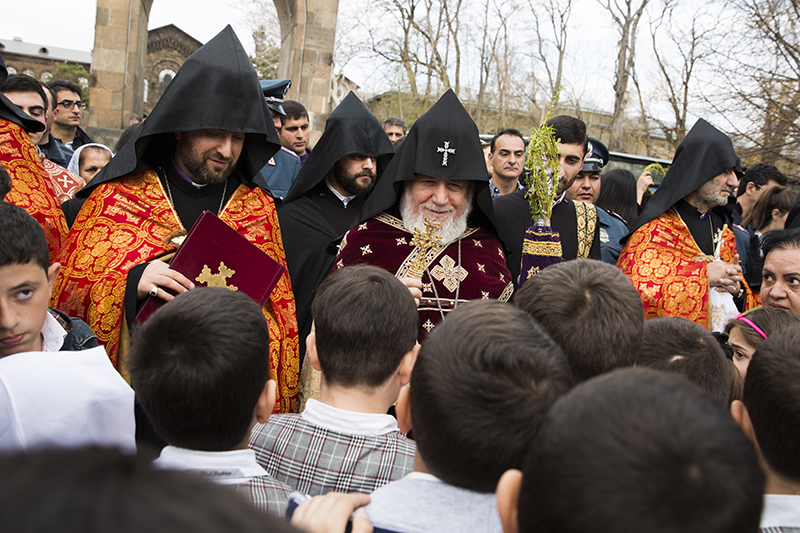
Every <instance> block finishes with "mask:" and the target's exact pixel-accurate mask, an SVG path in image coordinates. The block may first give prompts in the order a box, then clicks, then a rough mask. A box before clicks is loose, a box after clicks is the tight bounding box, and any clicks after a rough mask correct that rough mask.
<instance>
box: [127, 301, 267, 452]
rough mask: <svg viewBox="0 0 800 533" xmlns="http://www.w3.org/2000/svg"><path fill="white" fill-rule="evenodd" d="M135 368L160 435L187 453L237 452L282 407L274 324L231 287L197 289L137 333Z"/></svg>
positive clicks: (137, 387) (139, 391) (135, 381)
mask: <svg viewBox="0 0 800 533" xmlns="http://www.w3.org/2000/svg"><path fill="white" fill-rule="evenodd" d="M128 368H129V370H130V376H131V384H132V385H133V389H134V391H136V395H137V397H138V399H139V402H140V404H141V405H142V408H143V409H144V411H145V413H147V416H148V417H149V418H150V420H151V422H152V423H153V427H154V428H155V430H156V432H157V433H158V434H159V435H160V436H161V437H162V438H163V439H164V440H166V441H167V442H168V443H169V444H171V445H173V446H178V447H181V448H187V449H191V450H202V451H227V450H232V449H234V448H236V447H237V446H240V445H241V444H242V443H243V442H244V443H246V441H247V439H248V438H249V436H250V430H251V428H252V425H253V423H254V419H257V421H258V422H265V421H266V420H267V418H269V413H271V412H272V408H273V407H274V404H275V388H274V387H275V383H274V382H273V381H269V383H268V382H267V380H268V379H269V370H270V364H269V326H268V325H267V320H266V319H265V318H264V315H263V314H262V313H261V308H259V306H258V304H256V303H255V302H254V301H253V300H252V299H251V298H249V297H248V296H247V295H245V294H244V293H240V292H236V291H231V290H230V289H224V288H219V287H216V288H212V287H205V288H198V289H194V290H191V291H188V292H185V293H183V294H181V295H179V296H177V297H176V298H175V299H174V300H172V301H171V302H170V303H169V304H167V305H165V306H164V307H162V308H161V309H159V310H158V311H156V312H155V313H153V315H152V316H151V317H150V319H149V320H147V322H145V323H144V324H143V325H142V326H141V327H139V328H138V329H137V330H136V331H135V332H134V334H133V339H132V345H131V351H130V354H129V357H128Z"/></svg>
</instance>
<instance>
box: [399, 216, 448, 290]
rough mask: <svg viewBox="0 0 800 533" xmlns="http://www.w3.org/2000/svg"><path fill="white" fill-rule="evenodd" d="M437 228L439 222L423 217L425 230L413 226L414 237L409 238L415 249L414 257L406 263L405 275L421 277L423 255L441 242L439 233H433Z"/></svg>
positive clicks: (423, 270) (415, 277) (423, 265)
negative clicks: (406, 271) (406, 270)
mask: <svg viewBox="0 0 800 533" xmlns="http://www.w3.org/2000/svg"><path fill="white" fill-rule="evenodd" d="M437 229H439V222H436V221H434V220H428V219H427V218H426V219H425V231H422V230H420V229H419V228H414V238H413V239H411V246H414V247H415V248H416V250H417V255H416V257H415V258H414V259H413V260H412V261H411V263H409V265H408V273H407V276H408V277H409V278H414V279H422V273H423V272H425V256H426V255H427V254H428V251H429V250H431V249H432V248H435V247H436V246H438V245H439V244H440V243H441V242H442V237H441V236H440V235H434V234H433V232H435V231H436V230H437Z"/></svg>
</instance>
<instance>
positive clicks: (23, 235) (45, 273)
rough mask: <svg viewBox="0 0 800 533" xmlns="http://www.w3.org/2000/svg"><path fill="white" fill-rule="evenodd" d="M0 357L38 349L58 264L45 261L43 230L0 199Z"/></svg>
mask: <svg viewBox="0 0 800 533" xmlns="http://www.w3.org/2000/svg"><path fill="white" fill-rule="evenodd" d="M0 235H2V237H0V302H2V303H1V304H0V357H5V356H7V355H12V354H15V353H20V352H30V351H40V350H41V349H42V327H43V326H44V322H45V319H46V317H47V306H48V302H49V301H50V290H51V289H52V287H53V284H54V283H55V281H56V278H57V277H58V272H59V270H60V268H61V267H60V265H59V264H58V263H54V264H53V265H52V266H50V264H49V254H48V249H47V240H46V239H45V236H44V230H43V229H42V227H41V226H40V225H39V223H38V222H36V220H34V218H33V217H32V216H30V215H29V214H28V213H27V212H26V211H25V210H24V209H22V208H20V207H17V206H15V205H11V204H8V203H5V202H0Z"/></svg>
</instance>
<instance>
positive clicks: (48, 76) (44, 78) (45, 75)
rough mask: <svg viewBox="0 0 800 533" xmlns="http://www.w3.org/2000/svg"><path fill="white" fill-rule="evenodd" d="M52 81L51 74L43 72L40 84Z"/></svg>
mask: <svg viewBox="0 0 800 533" xmlns="http://www.w3.org/2000/svg"><path fill="white" fill-rule="evenodd" d="M52 79H53V74H52V73H51V72H45V73H43V74H42V83H47V82H48V81H50V80H52Z"/></svg>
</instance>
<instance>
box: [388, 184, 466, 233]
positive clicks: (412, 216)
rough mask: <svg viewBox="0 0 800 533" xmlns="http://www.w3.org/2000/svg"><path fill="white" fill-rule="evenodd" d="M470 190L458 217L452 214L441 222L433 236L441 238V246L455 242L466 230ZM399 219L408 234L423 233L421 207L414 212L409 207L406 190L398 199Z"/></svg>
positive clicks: (408, 197)
mask: <svg viewBox="0 0 800 533" xmlns="http://www.w3.org/2000/svg"><path fill="white" fill-rule="evenodd" d="M472 194H473V193H472V190H470V193H469V198H467V206H466V208H465V209H464V212H463V213H461V214H460V215H457V214H454V215H453V216H452V217H450V218H448V219H447V220H445V221H443V222H442V225H441V226H439V228H438V229H437V230H435V231H434V233H433V234H434V235H438V236H440V237H441V238H442V244H450V243H451V242H453V241H455V240H456V239H458V238H459V237H461V235H463V234H464V232H465V231H466V230H467V219H468V218H469V214H470V213H471V212H472ZM400 217H401V218H402V219H403V226H405V228H406V229H407V230H408V232H409V233H414V230H415V229H418V230H420V231H425V214H424V211H423V210H422V207H421V206H418V209H417V210H415V209H414V206H412V205H411V194H409V191H408V190H407V189H406V190H404V191H403V196H401V197H400Z"/></svg>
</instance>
